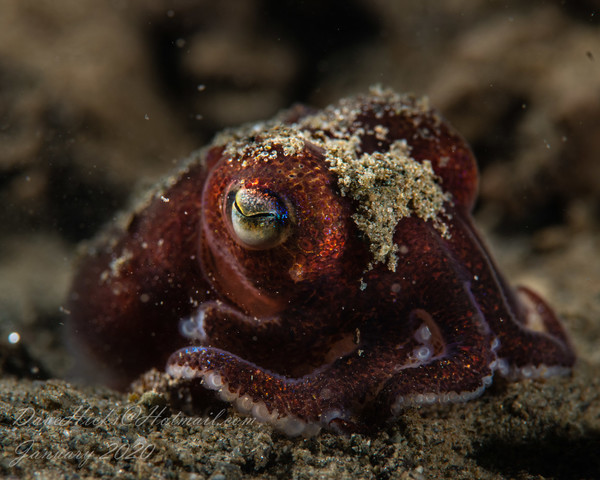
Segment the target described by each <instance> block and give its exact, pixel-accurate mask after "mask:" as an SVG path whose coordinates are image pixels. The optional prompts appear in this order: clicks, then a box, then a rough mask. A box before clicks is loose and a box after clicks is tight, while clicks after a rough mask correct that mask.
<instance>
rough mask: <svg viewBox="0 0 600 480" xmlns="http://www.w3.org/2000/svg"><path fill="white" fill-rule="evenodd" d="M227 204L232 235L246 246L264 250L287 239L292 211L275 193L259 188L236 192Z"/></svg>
mask: <svg viewBox="0 0 600 480" xmlns="http://www.w3.org/2000/svg"><path fill="white" fill-rule="evenodd" d="M226 202H227V204H226V209H227V212H228V215H229V216H230V218H231V226H232V227H233V232H234V233H235V236H236V237H237V238H236V239H237V241H238V242H239V243H241V244H242V245H243V246H245V247H247V248H253V249H257V250H262V249H267V248H272V247H275V246H277V245H279V244H280V243H281V242H283V241H284V240H285V239H286V238H287V236H288V234H289V230H290V228H289V227H290V215H289V210H288V208H287V206H286V204H285V203H284V202H283V201H282V200H281V199H280V198H279V197H278V196H277V195H275V194H274V193H272V192H270V191H268V190H263V189H258V188H239V189H233V190H232V191H230V192H229V194H228V195H227V199H226Z"/></svg>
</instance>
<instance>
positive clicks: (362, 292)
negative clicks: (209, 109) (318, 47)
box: [68, 89, 575, 435]
mask: <svg viewBox="0 0 600 480" xmlns="http://www.w3.org/2000/svg"><path fill="white" fill-rule="evenodd" d="M477 179H478V176H477V167H476V163H475V160H474V158H473V155H472V153H471V151H470V150H469V147H468V146H467V145H466V143H465V142H464V140H463V139H462V138H461V137H460V136H459V135H458V134H457V133H456V132H455V131H454V130H453V129H452V128H451V127H450V126H449V125H448V124H447V123H446V122H445V121H444V120H443V119H441V117H440V116H439V115H438V114H437V113H436V112H435V111H434V110H431V109H430V108H429V106H428V105H427V102H426V100H422V99H415V98H413V97H410V96H401V95H397V94H395V93H393V92H391V91H389V90H381V89H373V90H372V91H371V93H370V94H368V95H364V96H358V97H354V98H348V99H344V100H341V101H340V102H339V103H338V104H337V105H333V106H330V107H327V108H326V109H324V110H322V111H312V110H309V109H306V108H300V107H298V108H295V109H292V110H290V111H288V112H284V113H283V114H281V115H279V116H278V117H276V118H275V119H274V120H271V121H269V122H265V123H259V124H256V125H251V126H245V127H242V128H240V129H238V130H231V131H227V132H225V133H223V134H221V135H219V136H217V138H216V139H215V140H214V142H213V143H212V145H210V146H209V147H208V148H206V149H204V150H202V151H201V152H199V153H197V154H196V155H195V156H193V157H192V158H191V159H190V161H188V163H187V164H186V165H185V167H184V168H183V169H182V170H181V171H179V172H178V173H177V174H176V175H175V176H173V177H171V178H169V179H168V180H166V181H165V182H163V184H161V185H160V186H159V187H157V189H156V190H155V191H154V192H153V194H152V195H151V196H149V197H148V198H147V200H146V201H145V202H144V203H143V205H141V206H140V207H139V208H138V209H137V210H136V211H135V212H134V213H133V214H132V215H131V216H130V217H128V218H127V219H126V222H124V225H122V226H121V227H113V228H112V229H111V230H110V231H108V232H105V233H104V235H102V236H101V237H100V238H99V239H98V240H97V241H95V242H94V243H92V244H91V245H90V246H89V248H88V252H87V254H86V255H85V256H84V257H83V258H82V259H81V262H80V265H79V269H78V272H77V275H76V277H75V280H74V283H73V287H72V291H71V293H70V298H69V306H68V308H69V310H70V312H71V319H70V326H71V330H72V334H73V337H74V339H75V342H76V343H77V344H78V345H79V347H80V350H82V351H84V352H86V353H87V354H88V355H89V356H91V357H92V358H93V359H94V362H95V365H97V366H98V368H99V370H100V371H103V372H106V378H108V379H109V380H110V381H111V383H112V384H113V385H118V386H124V385H126V384H127V383H128V382H130V381H131V380H132V379H134V378H135V377H136V376H138V375H140V374H141V373H143V372H144V371H146V370H147V369H149V368H151V367H160V368H163V367H164V365H165V364H166V372H167V373H169V374H170V375H171V376H173V377H175V378H178V379H180V381H181V382H182V384H183V383H186V382H187V383H188V384H189V383H190V382H191V383H192V384H196V385H199V384H201V385H202V386H203V387H205V388H206V389H209V390H214V391H216V392H217V394H218V397H220V398H221V399H222V400H225V401H227V402H232V403H233V404H234V405H235V407H236V408H237V409H238V410H239V411H241V412H245V413H250V414H252V415H254V416H255V417H256V418H257V419H259V420H260V421H263V422H267V423H269V424H271V425H273V426H274V427H276V428H278V429H280V430H283V431H284V432H285V433H287V434H288V435H298V434H304V435H311V434H315V433H317V432H318V431H319V430H320V429H321V428H322V427H326V428H331V429H337V430H359V431H360V430H361V429H364V428H366V427H365V426H366V425H367V424H368V423H369V424H372V420H374V419H380V420H384V419H386V418H390V417H393V416H395V415H398V414H399V413H400V412H401V410H402V408H403V407H405V406H406V405H411V404H428V403H434V402H448V401H462V400H467V399H470V398H473V397H476V396H477V395H479V394H481V393H482V392H483V390H484V389H485V388H486V387H487V386H489V385H490V383H491V382H492V377H493V376H494V375H495V374H499V375H502V376H504V377H508V378H510V379H517V378H523V377H528V378H532V377H545V376H548V375H551V374H556V373H564V372H568V371H569V367H571V366H572V365H573V363H574V360H575V356H574V353H573V350H572V348H571V346H570V344H569V341H568V339H567V337H566V335H565V332H564V330H563V328H562V327H561V325H560V323H559V321H558V320H557V318H556V316H555V315H554V313H553V312H552V310H551V309H550V307H548V306H547V305H546V303H545V302H544V301H543V300H542V299H541V298H540V297H539V296H538V295H536V294H535V293H533V292H532V291H531V290H528V289H526V288H518V289H516V290H513V289H512V288H510V287H509V286H508V285H507V283H506V281H505V280H504V278H503V277H502V275H501V274H500V272H499V271H498V269H497V267H496V265H495V264H494V261H493V260H492V258H491V256H490V254H489V253H488V251H487V249H486V247H485V245H484V244H483V242H482V240H481V238H480V237H479V235H478V234H477V232H476V230H475V228H474V226H473V222H472V219H471V215H470V212H471V209H472V207H473V203H474V201H475V197H476V192H477ZM198 390H199V391H203V390H204V389H198ZM197 394H198V393H197Z"/></svg>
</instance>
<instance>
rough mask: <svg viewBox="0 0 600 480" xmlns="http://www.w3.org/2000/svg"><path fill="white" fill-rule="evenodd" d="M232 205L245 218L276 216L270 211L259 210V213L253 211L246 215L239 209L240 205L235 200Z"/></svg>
mask: <svg viewBox="0 0 600 480" xmlns="http://www.w3.org/2000/svg"><path fill="white" fill-rule="evenodd" d="M233 207H234V208H235V209H236V210H237V211H238V213H239V214H240V215H242V216H244V217H246V218H264V217H276V216H277V215H274V214H273V213H270V212H260V213H253V214H251V215H246V214H245V213H244V212H242V210H241V209H240V206H239V205H238V204H237V202H233Z"/></svg>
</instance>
